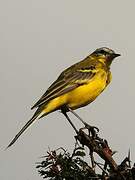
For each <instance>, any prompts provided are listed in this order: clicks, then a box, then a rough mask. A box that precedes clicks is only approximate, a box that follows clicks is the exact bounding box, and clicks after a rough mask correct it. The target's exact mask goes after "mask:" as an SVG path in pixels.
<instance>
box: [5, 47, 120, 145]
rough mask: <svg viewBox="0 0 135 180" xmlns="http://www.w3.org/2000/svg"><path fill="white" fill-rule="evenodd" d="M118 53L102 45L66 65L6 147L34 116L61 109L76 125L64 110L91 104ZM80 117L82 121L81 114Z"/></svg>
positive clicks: (72, 109)
mask: <svg viewBox="0 0 135 180" xmlns="http://www.w3.org/2000/svg"><path fill="white" fill-rule="evenodd" d="M118 56H120V54H117V53H115V52H114V50H112V49H110V48H108V47H101V48H98V49H96V50H95V51H94V52H92V53H91V54H90V55H88V56H87V57H86V58H85V59H83V60H81V61H80V62H77V63H75V64H73V65H72V66H70V67H69V68H67V69H65V70H64V71H63V72H62V73H61V74H60V75H59V76H58V78H57V79H56V81H54V82H53V83H52V85H51V86H50V87H49V88H48V89H47V91H46V92H45V93H44V94H43V95H42V96H41V98H40V99H39V100H38V101H37V102H36V103H35V104H34V106H33V107H32V108H31V109H35V108H36V111H35V113H34V115H33V116H32V118H31V119H30V120H29V121H28V122H27V123H26V124H25V125H24V126H23V127H22V129H21V130H20V131H19V133H17V134H16V136H15V137H14V138H13V140H12V141H11V142H10V144H9V145H8V146H7V148H9V147H10V146H12V145H13V144H14V143H15V142H16V141H17V139H18V138H19V137H20V136H21V135H22V133H23V132H24V131H25V130H26V129H27V128H28V127H29V126H30V125H31V124H32V123H33V122H34V121H35V120H38V119H40V118H42V117H44V116H46V115H48V114H49V113H51V112H54V111H56V110H61V112H62V113H63V114H64V115H65V116H66V118H67V119H68V121H69V122H70V124H71V125H72V126H73V128H74V129H75V127H74V125H73V123H72V122H71V121H70V119H69V117H68V115H67V112H69V111H70V112H72V113H73V114H74V115H76V116H77V114H76V113H75V112H74V110H76V109H78V108H81V107H84V106H86V105H88V104H90V103H91V102H93V101H94V100H95V99H96V98H97V97H98V96H99V95H100V94H101V93H102V92H103V90H104V89H105V88H106V87H107V86H108V84H109V83H110V82H111V79H112V74H111V70H110V66H111V64H112V61H113V60H114V59H115V58H116V57H118ZM77 117H79V116H77ZM80 120H81V121H82V122H83V123H84V121H83V120H82V119H81V118H80ZM75 130H76V129H75Z"/></svg>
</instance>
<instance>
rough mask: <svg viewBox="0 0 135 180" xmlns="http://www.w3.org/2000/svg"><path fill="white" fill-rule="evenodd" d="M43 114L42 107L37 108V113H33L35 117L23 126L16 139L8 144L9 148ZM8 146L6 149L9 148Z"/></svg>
mask: <svg viewBox="0 0 135 180" xmlns="http://www.w3.org/2000/svg"><path fill="white" fill-rule="evenodd" d="M42 115H43V113H42V111H41V109H40V108H39V109H37V111H36V112H35V114H34V115H33V117H32V118H31V119H30V120H29V121H28V122H27V123H26V124H25V125H24V126H23V128H22V129H21V130H20V131H19V133H18V134H17V135H16V136H15V137H14V139H13V140H12V141H11V142H10V144H9V145H8V146H7V148H9V147H10V146H12V145H13V144H14V143H15V142H16V141H17V139H18V138H19V137H20V136H21V134H22V133H23V132H24V131H25V130H26V129H27V128H28V127H29V126H30V125H31V124H32V123H33V122H34V121H35V120H36V119H38V118H40V117H41V116H42ZM7 148H6V149H7Z"/></svg>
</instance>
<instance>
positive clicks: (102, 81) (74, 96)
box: [44, 72, 107, 114]
mask: <svg viewBox="0 0 135 180" xmlns="http://www.w3.org/2000/svg"><path fill="white" fill-rule="evenodd" d="M106 81H107V74H106V73H105V72H103V73H100V74H97V75H96V76H95V77H94V78H92V80H90V81H89V82H88V83H87V84H84V85H81V86H79V87H78V88H76V89H74V90H72V91H70V92H68V93H66V94H64V95H62V96H60V97H57V98H55V99H53V100H51V101H50V102H49V103H48V104H47V105H46V107H45V109H44V112H45V113H47V114H48V113H50V112H52V111H54V110H56V109H58V108H59V107H61V106H62V105H64V104H66V105H68V106H69V107H70V108H72V109H77V108H80V107H82V106H85V105H87V104H89V103H91V102H92V101H94V100H95V98H96V97H97V96H98V95H99V94H100V93H101V92H102V91H103V90H104V89H105V87H106Z"/></svg>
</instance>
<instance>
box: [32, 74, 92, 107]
mask: <svg viewBox="0 0 135 180" xmlns="http://www.w3.org/2000/svg"><path fill="white" fill-rule="evenodd" d="M94 75H95V73H93V72H92V71H88V72H85V71H84V72H83V71H75V72H72V73H68V74H64V72H63V73H62V74H61V75H60V76H59V77H58V79H57V80H56V81H55V82H54V83H53V84H52V85H51V86H50V87H49V88H48V90H47V91H46V92H45V93H44V94H43V96H42V97H41V98H40V99H39V101H37V103H35V105H34V106H33V107H32V108H31V109H33V108H36V107H39V106H41V105H43V104H46V103H47V102H48V101H50V100H51V99H54V98H56V97H58V96H61V95H63V94H65V93H67V92H69V91H72V90H73V89H75V88H77V87H78V86H80V85H83V84H85V83H87V82H88V81H89V80H90V79H91V78H92V77H93V76H94Z"/></svg>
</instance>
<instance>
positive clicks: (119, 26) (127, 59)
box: [0, 0, 135, 180]
mask: <svg viewBox="0 0 135 180" xmlns="http://www.w3.org/2000/svg"><path fill="white" fill-rule="evenodd" d="M134 7H135V1H134V0H130V1H123V0H119V1H117V0H113V1H108V0H102V1H99V0H94V1H92V0H85V1H84V0H74V1H73V0H68V1H66V0H57V1H53V0H23V1H22V0H12V1H11V0H1V1H0V84H1V86H0V115H1V120H0V179H1V180H9V179H10V180H18V179H19V180H40V179H42V178H41V177H39V175H38V173H37V170H36V169H35V166H36V165H35V162H37V161H41V159H40V158H39V157H40V156H42V155H44V154H45V152H46V151H47V150H48V147H50V148H51V149H55V148H58V147H60V146H63V147H64V148H66V149H68V150H69V151H71V150H72V148H73V145H74V138H73V136H74V135H75V133H74V130H73V129H72V127H71V126H70V125H69V123H68V122H67V121H66V119H65V118H64V116H63V115H62V114H61V113H59V112H55V113H52V114H50V115H48V116H47V117H45V118H43V119H42V120H40V121H37V122H35V123H34V124H33V125H32V126H31V127H30V128H29V129H28V131H27V132H26V133H25V134H23V135H22V136H21V138H20V139H19V140H18V141H17V142H16V143H15V145H14V146H13V147H11V148H10V149H8V150H7V151H4V148H5V147H6V146H7V145H8V144H9V142H10V141H11V139H12V138H13V137H14V136H15V135H16V133H17V132H18V131H19V130H20V128H21V127H22V126H23V125H24V124H25V123H26V122H27V121H28V120H29V118H30V117H31V116H32V114H33V111H31V110H30V108H31V106H32V105H33V104H34V103H35V102H36V101H37V100H38V98H40V96H41V95H42V94H43V93H44V92H45V91H46V89H47V88H48V86H49V85H50V84H51V83H52V82H53V81H54V80H55V79H56V78H57V76H58V75H59V73H60V72H61V71H62V70H64V68H66V67H68V66H70V65H72V64H74V63H76V62H78V61H80V60H81V59H83V58H85V57H86V56H87V55H89V54H90V53H91V52H92V51H94V50H95V49H96V48H99V47H102V46H107V47H110V48H112V49H113V50H115V51H116V52H117V53H120V54H121V55H122V56H121V57H119V58H117V59H116V61H115V62H114V63H113V64H112V68H111V70H112V74H113V80H112V83H111V84H110V85H109V87H108V88H107V89H106V90H105V91H104V92H103V93H102V95H100V96H99V97H98V98H97V99H96V101H94V102H93V103H92V104H90V105H88V106H87V107H85V108H82V109H79V110H77V111H76V112H77V113H78V114H79V115H80V116H81V117H83V119H84V120H85V121H87V122H88V123H90V124H92V125H95V126H97V127H99V128H100V135H101V137H103V138H106V139H107V140H108V142H109V144H110V146H111V147H112V149H113V150H117V151H118V153H117V154H116V155H115V160H116V161H117V162H118V163H119V162H120V161H122V160H123V158H125V156H126V155H127V153H128V150H129V148H130V149H131V158H132V160H133V162H134V161H135V156H134V155H135V141H134V136H135V130H134V128H135V122H134V113H135V105H134V100H135V70H134V68H135V57H134V56H135V55H134V54H135V21H134V18H135V11H134ZM70 117H71V118H72V120H73V121H74V123H75V124H76V126H77V127H78V128H79V127H82V125H81V124H80V123H79V121H78V120H77V119H76V118H75V117H73V116H70Z"/></svg>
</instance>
